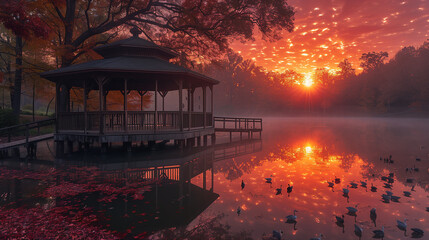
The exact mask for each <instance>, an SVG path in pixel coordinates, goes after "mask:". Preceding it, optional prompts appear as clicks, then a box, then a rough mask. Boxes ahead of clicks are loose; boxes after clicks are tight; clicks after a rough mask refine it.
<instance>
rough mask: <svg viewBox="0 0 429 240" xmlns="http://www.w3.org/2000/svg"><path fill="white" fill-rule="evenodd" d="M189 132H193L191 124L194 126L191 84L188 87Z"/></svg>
mask: <svg viewBox="0 0 429 240" xmlns="http://www.w3.org/2000/svg"><path fill="white" fill-rule="evenodd" d="M188 120H189V121H188V124H189V125H188V130H191V124H192V119H191V84H189V86H188Z"/></svg>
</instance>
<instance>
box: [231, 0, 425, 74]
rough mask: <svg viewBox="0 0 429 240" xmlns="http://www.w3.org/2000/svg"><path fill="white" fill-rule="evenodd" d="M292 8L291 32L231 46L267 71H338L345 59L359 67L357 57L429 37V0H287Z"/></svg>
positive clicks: (395, 49)
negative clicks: (269, 40) (279, 36)
mask: <svg viewBox="0 0 429 240" xmlns="http://www.w3.org/2000/svg"><path fill="white" fill-rule="evenodd" d="M288 3H289V4H290V5H291V6H293V7H295V10H296V15H295V31H294V32H292V33H288V32H286V31H285V32H284V33H282V35H283V39H281V40H279V41H277V42H265V41H262V40H260V39H257V40H256V41H255V42H247V43H245V44H243V43H240V42H235V43H233V44H232V48H233V49H234V50H235V51H239V52H240V53H241V54H242V55H243V57H244V58H246V59H253V60H255V61H256V63H257V65H260V66H263V67H265V68H266V69H267V70H274V71H284V70H286V69H294V70H296V71H298V72H301V73H309V72H313V71H314V69H316V68H322V67H325V68H330V69H336V67H337V65H338V63H339V62H340V61H341V60H343V59H344V58H348V59H349V60H350V61H351V62H352V63H353V66H354V67H355V68H358V71H359V70H360V69H359V57H360V56H361V55H362V53H365V52H369V51H377V52H378V51H387V52H388V53H389V57H392V56H393V55H394V54H395V53H396V52H397V51H398V50H400V49H401V48H402V47H404V46H410V45H412V46H419V45H421V44H422V43H423V42H424V41H425V40H427V39H429V0H406V1H402V0H320V1H317V0H313V1H304V0H289V1H288Z"/></svg>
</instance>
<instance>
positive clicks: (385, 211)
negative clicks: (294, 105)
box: [0, 117, 429, 239]
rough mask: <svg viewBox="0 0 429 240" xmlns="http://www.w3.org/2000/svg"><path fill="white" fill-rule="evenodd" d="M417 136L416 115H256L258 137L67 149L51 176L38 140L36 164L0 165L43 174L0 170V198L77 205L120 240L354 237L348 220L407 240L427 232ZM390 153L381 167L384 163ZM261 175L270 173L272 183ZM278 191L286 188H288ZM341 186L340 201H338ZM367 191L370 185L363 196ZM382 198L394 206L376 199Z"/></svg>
mask: <svg viewBox="0 0 429 240" xmlns="http://www.w3.org/2000/svg"><path fill="white" fill-rule="evenodd" d="M428 132H429V125H428V124H427V119H417V118H416V119H413V118H317V117H313V118H309V117H295V118H274V117H273V118H264V119H263V132H262V140H261V141H260V140H253V141H244V142H241V143H240V142H238V143H235V144H229V143H228V142H229V135H228V134H225V135H222V134H218V136H217V144H218V146H216V147H214V148H210V147H209V148H207V149H204V148H196V149H194V150H192V151H190V152H187V151H178V150H177V149H176V150H175V149H174V148H171V149H169V148H167V149H164V150H168V151H164V150H155V151H152V152H150V153H149V152H146V153H145V152H138V151H137V152H134V151H133V153H132V154H131V155H126V154H123V153H121V152H120V151H117V152H111V153H109V154H108V155H107V156H101V155H99V154H98V153H88V154H83V155H82V154H74V155H71V156H70V157H69V158H68V159H66V160H63V162H62V163H61V165H63V166H65V167H60V165H59V164H57V167H58V169H57V170H55V172H52V171H53V170H52V169H53V168H54V167H55V164H54V161H53V158H52V156H51V155H50V151H49V149H53V146H52V143H48V144H41V145H40V149H39V150H38V151H40V152H38V154H39V153H40V154H39V155H38V156H39V160H38V161H34V162H31V161H18V160H10V161H2V162H1V163H2V166H3V167H6V169H15V170H16V169H20V171H23V172H24V173H25V176H26V177H30V178H31V176H33V175H34V174H35V173H38V172H39V171H40V172H44V171H45V170H47V171H48V172H45V173H44V174H45V175H44V174H38V175H37V177H35V179H34V180H31V179H30V180H28V179H24V180H22V177H21V176H18V177H17V178H16V179H15V180H14V179H10V178H9V179H7V178H6V179H5V177H4V176H5V175H4V174H5V172H2V175H0V176H2V178H0V183H1V184H0V192H1V194H3V195H2V196H6V197H5V198H4V199H3V200H1V201H0V203H1V204H2V205H3V206H9V207H12V208H14V207H16V208H18V207H22V206H25V207H28V208H31V209H34V208H35V207H36V206H43V207H44V208H46V209H61V208H64V207H67V208H66V209H67V211H66V213H68V212H69V211H71V212H73V211H76V212H79V211H81V210H82V209H84V210H85V211H88V212H85V214H87V215H88V216H91V217H94V218H95V219H96V220H95V222H94V223H93V224H95V225H96V226H98V227H99V228H101V229H104V230H106V231H113V233H114V234H119V236H122V237H138V238H149V239H173V238H175V239H181V238H185V237H186V236H190V237H189V239H201V237H203V238H208V237H212V238H216V237H221V238H222V237H223V238H225V237H230V238H232V239H243V238H244V237H249V238H251V239H261V238H264V239H268V238H269V237H270V236H272V231H273V230H277V231H283V232H284V235H283V238H285V239H310V238H311V237H316V236H318V234H320V233H322V234H323V235H324V236H326V239H359V238H358V237H357V236H356V235H355V233H354V224H357V225H359V226H360V227H361V228H362V229H363V234H362V239H370V238H371V237H372V236H373V234H372V231H373V230H376V229H381V227H382V226H384V228H385V238H384V239H403V238H405V237H404V234H406V236H407V238H409V237H411V236H412V231H411V228H420V229H422V230H423V231H425V235H424V237H427V234H428V233H429V227H428V226H427V224H426V222H427V221H428V220H429V219H428V218H429V212H427V211H426V207H429V204H428V202H429V193H428V191H429V172H428V167H429V155H428V154H429V135H428V134H427V133H428ZM239 138H240V136H239V134H238V133H235V134H234V135H233V141H238V140H239ZM246 138H247V136H246V134H244V135H243V139H246ZM117 150H118V149H117ZM390 155H391V156H392V157H391V160H392V163H386V162H385V160H384V159H386V158H387V159H389V157H390ZM380 157H381V158H382V160H380ZM417 158H418V159H420V161H416V159H417ZM156 159H161V160H156ZM45 160H46V161H45ZM46 163H50V164H46ZM154 168H157V169H160V170H161V171H164V170H165V171H164V172H165V173H166V176H167V178H166V179H165V178H161V179H163V180H161V182H159V183H158V185H152V187H148V185H147V184H148V183H149V184H151V181H152V180H153V179H155V175H151V173H150V171H153V169H154ZM407 168H408V169H411V168H413V169H416V168H418V169H419V171H406V169H407ZM3 169H5V168H3ZM175 169H176V170H177V171H178V172H175V171H176V170H175ZM2 171H4V170H2ZM180 171H184V172H182V173H180ZM389 173H393V177H391V180H389V181H391V183H390V184H391V187H390V188H386V187H385V186H386V184H389V183H388V181H387V180H382V177H388V176H389ZM7 174H10V173H7V172H6V175H7ZM14 174H18V173H14ZM180 174H182V175H180ZM183 175H185V176H190V181H189V182H188V181H187V180H186V179H185V181H184V182H182V183H181V180H180V176H183ZM11 176H14V175H11ZM52 176H57V177H56V178H52ZM76 176H79V177H78V178H76ZM94 176H95V177H94ZM101 176H102V177H101ZM125 176H128V177H127V178H124V177H125ZM85 177H88V181H87V180H85ZM265 178H272V183H271V184H270V183H266V180H265ZM335 178H338V179H339V182H338V183H335V184H334V186H333V188H330V187H329V185H328V182H335V181H334V180H335ZM114 179H119V182H117V183H115V184H114V185H112V186H113V188H112V187H108V188H101V187H99V186H105V185H106V186H107V185H108V184H111V181H114ZM409 179H411V180H409ZM14 181H15V182H14ZM20 181H21V182H20ZM204 181H205V182H206V183H205V184H204ZM242 181H243V182H244V184H245V186H244V188H242V186H241V183H242ZM361 181H362V182H366V184H367V185H366V187H364V186H362V183H361ZM409 181H412V182H409ZM351 182H353V183H356V184H357V188H352V187H351V184H350V183H351ZM18 183H20V184H18ZM8 184H9V185H8ZM181 184H182V186H183V187H182V188H181V187H180V186H181ZM288 184H289V185H290V186H293V188H292V189H291V191H288V189H287V187H288ZM18 186H20V187H19V188H17V187H18ZM23 186H28V187H23ZM30 186H37V187H30ZM109 186H110V185H109ZM347 186H349V188H348V189H349V194H348V197H347V196H344V195H343V188H347ZM371 186H374V187H377V190H376V191H371ZM413 186H414V191H411V189H412V187H413ZM94 187H98V188H97V189H95V190H93V189H94ZM212 187H213V188H212ZM279 188H281V189H282V191H281V193H279V191H278V190H277V189H279ZM79 189H84V191H82V192H80V190H79ZM106 189H108V191H106ZM70 190H72V192H71V193H70ZM73 191H75V192H73ZM100 191H101V193H100ZM386 191H391V192H392V193H393V196H397V197H400V199H399V200H398V201H397V202H395V201H389V202H386V201H383V199H382V194H386ZM404 191H409V192H410V193H411V196H410V197H406V196H405V195H404V193H403V192H404ZM46 192H47V193H48V195H46ZM180 192H183V193H184V194H183V196H182V195H180ZM5 193H8V194H9V195H8V194H6V195H4V194H5ZM41 193H42V194H41ZM43 193H45V194H43ZM277 193H279V194H277ZM49 194H51V195H49ZM58 194H59V195H58ZM41 196H42V197H41ZM43 196H44V197H46V196H50V197H48V198H43ZM16 202H17V203H19V206H18V205H17V203H16ZM8 204H9V205H8ZM10 204H12V205H10ZM346 207H355V208H357V210H358V211H357V213H356V216H354V215H353V214H348V210H347V209H346ZM372 208H376V212H377V218H376V219H375V221H373V220H372V219H371V218H370V210H371V209H372ZM70 209H71V210H70ZM73 209H74V210H73ZM237 209H240V211H239V212H240V214H238V213H237ZM294 210H297V211H298V212H296V217H297V219H296V223H293V222H291V223H287V221H286V220H287V219H286V216H288V215H293V214H294ZM66 215H67V214H66ZM342 215H344V216H345V217H344V225H341V224H337V223H336V219H335V216H339V217H341V216H342ZM67 216H68V215H67ZM68 217H70V216H68ZM405 218H407V219H408V221H407V224H408V227H407V232H406V233H405V232H404V231H402V230H400V229H399V228H398V227H397V226H396V225H397V223H396V220H400V221H403V220H404V219H405ZM343 226H344V227H343ZM196 229H197V230H196ZM198 229H199V230H198ZM424 237H423V238H422V239H424Z"/></svg>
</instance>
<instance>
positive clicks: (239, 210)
mask: <svg viewBox="0 0 429 240" xmlns="http://www.w3.org/2000/svg"><path fill="white" fill-rule="evenodd" d="M240 214H241V207H240V206H238V208H237V215H238V216H240Z"/></svg>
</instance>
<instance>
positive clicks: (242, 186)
mask: <svg viewBox="0 0 429 240" xmlns="http://www.w3.org/2000/svg"><path fill="white" fill-rule="evenodd" d="M245 186H246V184H244V181H243V180H241V190H243V189H244V187H245Z"/></svg>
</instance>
